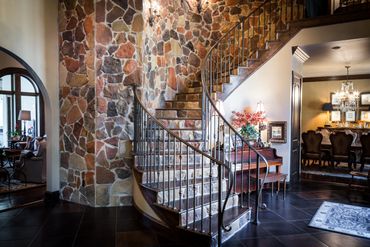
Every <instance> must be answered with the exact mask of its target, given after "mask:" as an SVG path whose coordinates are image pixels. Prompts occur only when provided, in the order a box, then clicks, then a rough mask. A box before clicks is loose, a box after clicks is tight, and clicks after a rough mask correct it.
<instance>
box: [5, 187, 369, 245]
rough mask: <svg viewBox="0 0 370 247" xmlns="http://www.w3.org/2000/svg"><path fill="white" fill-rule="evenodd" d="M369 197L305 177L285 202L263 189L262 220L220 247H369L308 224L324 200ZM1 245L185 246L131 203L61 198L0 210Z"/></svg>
mask: <svg viewBox="0 0 370 247" xmlns="http://www.w3.org/2000/svg"><path fill="white" fill-rule="evenodd" d="M368 197H369V193H368V192H366V193H365V192H359V191H351V192H350V193H348V191H347V188H346V187H345V186H341V185H337V184H329V183H320V182H309V181H303V182H301V183H300V184H298V185H296V186H292V187H291V188H290V189H289V191H288V193H287V197H286V199H285V201H283V200H282V197H281V196H279V197H276V196H274V197H271V195H270V194H269V193H265V194H264V198H265V200H264V201H265V202H266V203H267V205H268V208H267V209H266V210H264V211H261V213H260V220H261V224H260V225H259V226H255V225H253V224H249V225H248V226H247V227H246V228H244V229H243V230H242V231H240V232H239V233H237V234H236V235H235V236H234V237H233V238H231V239H230V240H229V241H227V242H226V243H225V244H224V246H257V247H258V246H273V247H279V246H299V247H305V246H310V247H315V246H318V247H320V246H331V247H336V246H340V247H343V246H345V247H347V246H348V247H349V246H351V247H356V246H359V247H360V246H361V247H365V246H370V240H369V239H363V238H358V237H353V236H349V235H344V234H339V233H333V232H329V231H323V230H319V229H315V228H310V227H308V226H307V224H308V223H309V221H310V219H311V218H312V216H313V215H314V213H315V212H316V210H317V209H318V207H319V206H320V204H321V203H322V202H323V201H325V200H327V201H334V202H342V203H348V204H355V205H363V206H370V198H368ZM0 246H1V247H7V246H11V247H16V246H63V247H64V246H67V247H68V246H103V247H109V246H118V247H120V246H122V247H131V246H144V247H152V246H168V247H169V246H173V247H174V246H185V245H183V244H182V241H181V240H176V239H173V237H171V235H169V234H168V233H166V232H165V231H161V230H160V229H158V228H156V227H154V226H153V225H151V224H150V223H149V222H148V221H147V220H145V219H144V218H143V217H142V216H141V215H140V213H139V212H138V211H137V210H136V209H135V208H133V207H116V208H90V207H85V206H81V205H77V204H73V203H67V202H60V203H58V204H56V205H54V206H45V205H44V204H41V203H40V204H37V205H32V206H29V207H25V208H18V209H14V210H9V211H6V212H2V213H0ZM191 246H194V244H192V245H191Z"/></svg>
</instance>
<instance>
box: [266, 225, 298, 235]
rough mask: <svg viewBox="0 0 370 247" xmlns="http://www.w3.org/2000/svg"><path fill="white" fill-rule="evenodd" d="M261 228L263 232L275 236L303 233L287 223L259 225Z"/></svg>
mask: <svg viewBox="0 0 370 247" xmlns="http://www.w3.org/2000/svg"><path fill="white" fill-rule="evenodd" d="M261 226H262V228H263V229H264V230H266V231H268V232H269V233H271V234H273V235H275V236H279V235H291V234H300V233H304V232H303V231H302V230H300V229H298V228H297V227H295V226H294V225H293V224H290V223H288V222H277V223H276V222H274V223H264V224H261Z"/></svg>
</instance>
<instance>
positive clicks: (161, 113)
mask: <svg viewBox="0 0 370 247" xmlns="http://www.w3.org/2000/svg"><path fill="white" fill-rule="evenodd" d="M155 113H156V117H158V118H176V117H188V118H193V117H196V118H201V117H202V111H201V110H171V109H168V110H167V109H160V110H158V109H157V110H156V112H155Z"/></svg>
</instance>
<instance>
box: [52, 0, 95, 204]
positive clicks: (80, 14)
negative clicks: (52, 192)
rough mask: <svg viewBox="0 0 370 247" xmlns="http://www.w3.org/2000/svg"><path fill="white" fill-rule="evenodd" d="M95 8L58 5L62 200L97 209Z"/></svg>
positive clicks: (81, 3)
mask: <svg viewBox="0 0 370 247" xmlns="http://www.w3.org/2000/svg"><path fill="white" fill-rule="evenodd" d="M94 19H95V14H94V4H93V0H87V1H79V2H76V1H60V2H59V52H60V55H59V74H60V75H59V78H60V80H59V81H60V96H59V101H60V127H59V130H60V151H61V168H60V183H61V197H62V199H65V200H69V201H73V202H77V203H82V204H88V205H91V206H94V205H95V182H96V181H95V178H96V168H95V159H96V155H95V139H96V137H95V102H96V99H95V67H94V60H95V59H94V57H95V53H94V47H95V41H94V22H95V21H94Z"/></svg>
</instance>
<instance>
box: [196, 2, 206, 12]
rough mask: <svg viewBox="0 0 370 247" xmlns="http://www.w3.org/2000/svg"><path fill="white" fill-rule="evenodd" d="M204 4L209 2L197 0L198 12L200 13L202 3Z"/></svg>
mask: <svg viewBox="0 0 370 247" xmlns="http://www.w3.org/2000/svg"><path fill="white" fill-rule="evenodd" d="M204 4H205V5H208V4H209V2H208V0H205V1H203V0H199V1H198V4H197V10H198V14H200V13H202V10H203V5H204Z"/></svg>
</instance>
